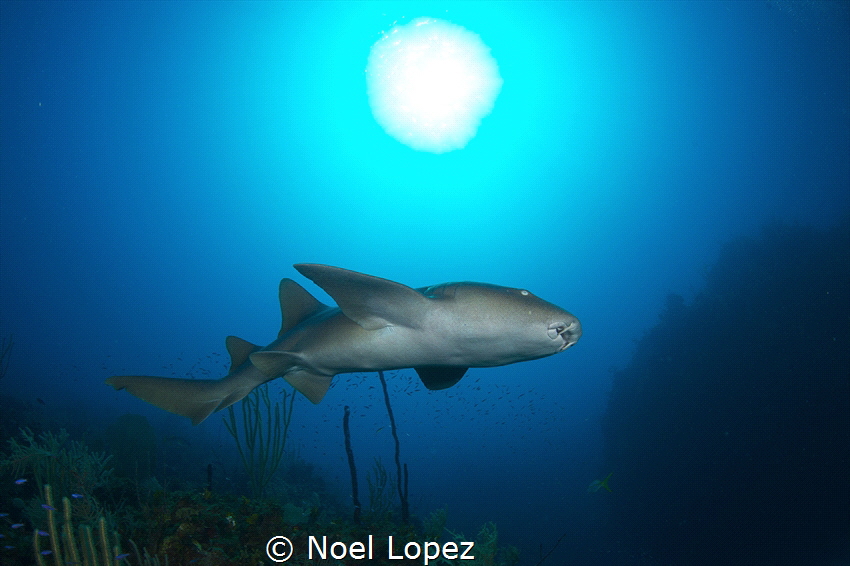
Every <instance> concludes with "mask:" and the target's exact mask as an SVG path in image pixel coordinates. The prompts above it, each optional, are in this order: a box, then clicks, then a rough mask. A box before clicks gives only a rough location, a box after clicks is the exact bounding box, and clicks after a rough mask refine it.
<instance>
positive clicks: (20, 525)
mask: <svg viewBox="0 0 850 566" xmlns="http://www.w3.org/2000/svg"><path fill="white" fill-rule="evenodd" d="M23 526H24V524H23V523H15V524H14V525H12V528H13V529H20V528H21V527H23Z"/></svg>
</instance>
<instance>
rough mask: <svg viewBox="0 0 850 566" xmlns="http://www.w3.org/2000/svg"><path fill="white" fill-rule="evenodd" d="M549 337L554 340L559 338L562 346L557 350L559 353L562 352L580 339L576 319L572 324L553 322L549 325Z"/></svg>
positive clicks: (579, 324) (579, 326)
mask: <svg viewBox="0 0 850 566" xmlns="http://www.w3.org/2000/svg"><path fill="white" fill-rule="evenodd" d="M548 334H549V337H550V338H552V339H553V340H554V339H557V338H560V339H561V340H563V342H564V343H563V344H561V347H560V348H558V351H559V352H563V351H564V350H566V349H567V348H569V347H570V346H572V345H573V344H575V343H576V342H578V339H579V338H581V323H579V321H578V320H577V319H573V320H572V322H569V323H567V322H553V323H552V324H550V325H549V332H548Z"/></svg>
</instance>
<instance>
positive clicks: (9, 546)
mask: <svg viewBox="0 0 850 566" xmlns="http://www.w3.org/2000/svg"><path fill="white" fill-rule="evenodd" d="M3 548H5V549H6V550H12V549H13V548H15V547H14V546H12V545H11V544H7V545H6V546H4V547H3Z"/></svg>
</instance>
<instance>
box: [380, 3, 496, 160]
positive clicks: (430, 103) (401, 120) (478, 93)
mask: <svg viewBox="0 0 850 566" xmlns="http://www.w3.org/2000/svg"><path fill="white" fill-rule="evenodd" d="M366 85H367V90H368V94H369V104H370V106H371V107H372V114H373V115H374V116H375V120H377V122H378V123H379V124H380V125H381V127H383V128H384V130H385V131H386V132H387V133H388V134H389V135H391V136H392V137H394V138H395V139H397V140H398V141H400V142H402V143H403V144H406V145H408V146H410V147H412V148H413V149H416V150H419V151H429V152H432V153H444V152H447V151H453V150H456V149H462V148H463V147H465V146H466V144H467V143H468V142H469V140H471V139H472V138H473V137H475V134H476V132H477V131H478V126H479V124H480V123H481V119H482V118H484V117H485V116H487V115H488V114H489V113H490V111H491V110H492V109H493V103H494V102H495V100H496V97H497V96H498V95H499V91H500V90H501V88H502V77H501V76H500V75H499V67H498V65H497V64H496V60H495V59H493V57H492V56H491V55H490V48H489V47H487V46H486V45H485V44H484V42H482V41H481V38H480V37H479V36H478V34H475V33H473V32H471V31H469V30H467V29H466V28H464V27H461V26H459V25H456V24H453V23H450V22H447V21H445V20H438V19H433V18H417V19H415V20H413V21H412V22H410V23H409V24H407V25H401V26H395V27H393V28H392V29H390V31H389V32H388V33H386V34H385V35H384V36H383V37H382V38H381V39H379V40H378V41H377V42H376V43H375V44H374V45H373V46H372V50H371V52H370V54H369V62H368V66H367V68H366Z"/></svg>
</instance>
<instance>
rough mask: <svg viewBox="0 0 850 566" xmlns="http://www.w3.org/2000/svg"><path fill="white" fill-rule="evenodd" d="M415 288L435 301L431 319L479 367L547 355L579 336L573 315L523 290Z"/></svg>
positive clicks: (480, 286)
mask: <svg viewBox="0 0 850 566" xmlns="http://www.w3.org/2000/svg"><path fill="white" fill-rule="evenodd" d="M419 291H420V292H421V293H422V294H423V295H425V296H426V297H428V298H429V299H432V300H434V301H435V303H436V305H437V306H436V308H435V309H434V310H435V312H436V313H438V314H437V315H436V316H435V318H438V319H440V325H441V326H442V327H443V328H447V329H450V330H449V332H450V333H451V338H452V343H453V344H458V345H462V347H463V349H464V352H463V355H465V356H467V359H469V358H470V357H472V358H478V359H479V363H477V364H475V365H477V366H479V367H489V366H500V365H506V364H510V363H514V362H519V361H525V360H533V359H537V358H542V357H545V356H550V355H552V354H556V353H558V352H563V351H564V350H566V349H567V348H569V347H571V346H572V345H573V344H575V343H576V342H577V341H578V339H579V338H580V337H581V323H580V322H579V320H578V319H577V318H576V317H575V316H573V315H572V314H570V313H569V312H567V311H565V310H564V309H562V308H560V307H558V306H556V305H553V304H552V303H550V302H548V301H544V300H543V299H541V298H540V297H537V296H536V295H534V294H533V293H531V292H530V291H527V290H525V289H515V288H512V287H501V286H499V285H491V284H488V283H468V282H464V283H444V284H442V285H434V286H431V287H425V288H423V289H419Z"/></svg>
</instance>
